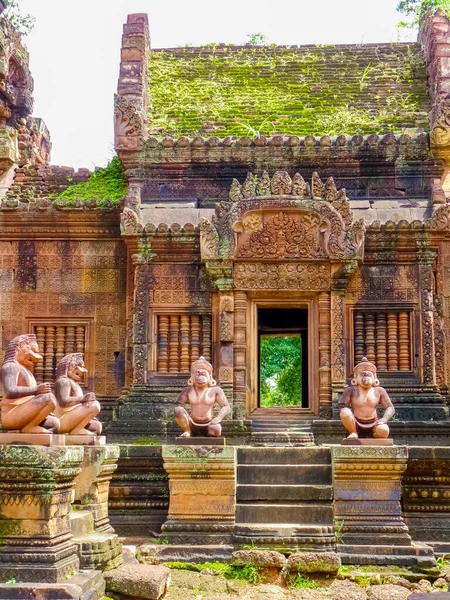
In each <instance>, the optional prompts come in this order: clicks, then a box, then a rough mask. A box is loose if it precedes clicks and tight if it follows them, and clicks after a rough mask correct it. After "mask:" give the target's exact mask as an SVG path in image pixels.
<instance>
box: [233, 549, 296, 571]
mask: <svg viewBox="0 0 450 600" xmlns="http://www.w3.org/2000/svg"><path fill="white" fill-rule="evenodd" d="M232 561H233V564H234V565H238V566H245V565H253V566H255V567H276V568H280V569H281V568H283V567H284V566H285V564H286V557H285V556H284V554H281V552H276V551H274V550H236V552H233V556H232Z"/></svg>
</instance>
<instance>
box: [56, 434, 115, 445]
mask: <svg viewBox="0 0 450 600" xmlns="http://www.w3.org/2000/svg"><path fill="white" fill-rule="evenodd" d="M64 437H65V438H66V446H104V445H105V444H106V437H105V436H104V435H65V436H64Z"/></svg>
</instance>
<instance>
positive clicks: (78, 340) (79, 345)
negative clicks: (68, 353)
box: [75, 325, 85, 354]
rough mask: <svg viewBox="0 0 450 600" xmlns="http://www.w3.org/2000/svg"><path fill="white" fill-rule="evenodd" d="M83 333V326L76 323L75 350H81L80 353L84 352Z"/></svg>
mask: <svg viewBox="0 0 450 600" xmlns="http://www.w3.org/2000/svg"><path fill="white" fill-rule="evenodd" d="M84 335H85V329H84V326H83V325H78V326H77V327H76V329H75V352H81V354H84V344H85V341H84Z"/></svg>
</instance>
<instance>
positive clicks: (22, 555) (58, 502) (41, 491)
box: [0, 445, 83, 583]
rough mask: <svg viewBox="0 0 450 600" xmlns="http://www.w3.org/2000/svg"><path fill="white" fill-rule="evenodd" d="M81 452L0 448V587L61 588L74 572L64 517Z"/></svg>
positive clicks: (73, 555) (66, 448)
mask: <svg viewBox="0 0 450 600" xmlns="http://www.w3.org/2000/svg"><path fill="white" fill-rule="evenodd" d="M82 460H83V448H81V447H80V448H77V447H74V446H58V447H56V446H51V447H47V446H29V445H26V446H19V445H10V446H6V445H1V446H0V464H1V466H2V467H1V471H0V532H1V538H2V544H1V545H0V581H8V580H9V579H15V580H16V582H46V583H61V582H64V583H65V582H67V580H68V579H69V578H70V577H71V576H72V575H73V573H74V572H76V571H78V566H79V560H78V556H77V548H76V546H75V544H74V543H73V541H72V536H71V531H70V522H69V512H70V505H71V501H72V495H73V488H74V482H75V477H76V476H77V475H78V474H79V473H80V472H81V463H82Z"/></svg>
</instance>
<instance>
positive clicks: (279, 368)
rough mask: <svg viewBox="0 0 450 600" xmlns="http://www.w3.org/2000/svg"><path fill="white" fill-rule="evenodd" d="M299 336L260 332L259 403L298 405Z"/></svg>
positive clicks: (300, 353) (300, 389)
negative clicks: (261, 333) (262, 333)
mask: <svg viewBox="0 0 450 600" xmlns="http://www.w3.org/2000/svg"><path fill="white" fill-rule="evenodd" d="M301 363H302V346H301V337H300V336H299V335H298V336H294V335H262V336H261V338H260V374H261V377H260V383H261V390H260V406H301V399H302V368H301Z"/></svg>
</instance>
